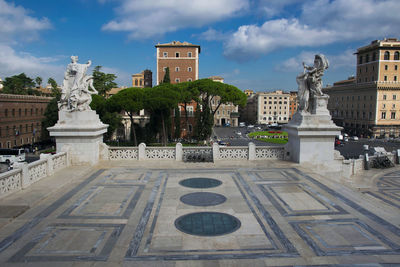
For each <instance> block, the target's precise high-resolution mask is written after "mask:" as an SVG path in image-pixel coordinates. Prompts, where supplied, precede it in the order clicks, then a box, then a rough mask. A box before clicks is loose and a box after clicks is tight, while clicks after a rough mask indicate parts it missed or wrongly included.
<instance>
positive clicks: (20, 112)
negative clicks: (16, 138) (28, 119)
mask: <svg viewBox="0 0 400 267" xmlns="http://www.w3.org/2000/svg"><path fill="white" fill-rule="evenodd" d="M21 115H22V111H21V109H18V116H20V117H21Z"/></svg>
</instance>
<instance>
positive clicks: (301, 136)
mask: <svg viewBox="0 0 400 267" xmlns="http://www.w3.org/2000/svg"><path fill="white" fill-rule="evenodd" d="M328 98H329V97H328V96H320V97H315V98H314V99H312V101H310V102H311V103H310V104H311V107H312V111H311V113H308V112H304V111H303V112H299V111H298V112H297V113H296V114H295V115H294V116H293V118H292V120H291V121H290V122H289V123H288V124H287V125H286V126H285V127H284V130H285V131H287V132H288V135H289V136H288V138H289V141H288V143H287V145H286V151H287V152H289V155H287V158H288V159H290V160H291V161H294V162H297V163H311V164H313V165H320V164H323V165H327V164H330V162H332V161H333V160H334V149H335V148H334V146H335V136H337V135H339V134H340V131H341V129H342V128H341V127H338V126H336V125H335V124H334V123H333V122H332V120H331V116H330V114H329V111H328V109H327V108H326V106H327V102H328Z"/></svg>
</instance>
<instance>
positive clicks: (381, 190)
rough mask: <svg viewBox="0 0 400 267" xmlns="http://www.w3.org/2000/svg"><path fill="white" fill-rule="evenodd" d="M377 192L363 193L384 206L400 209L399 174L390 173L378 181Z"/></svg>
mask: <svg viewBox="0 0 400 267" xmlns="http://www.w3.org/2000/svg"><path fill="white" fill-rule="evenodd" d="M377 189H378V190H377V191H374V192H371V191H365V192H364V193H365V194H368V195H370V196H373V197H375V198H377V199H379V200H381V201H383V202H385V203H386V204H389V205H391V206H393V207H396V208H399V209H400V172H399V171H397V172H391V173H388V174H386V175H384V176H382V177H380V178H379V179H378V182H377Z"/></svg>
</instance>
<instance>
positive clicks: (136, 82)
mask: <svg viewBox="0 0 400 267" xmlns="http://www.w3.org/2000/svg"><path fill="white" fill-rule="evenodd" d="M164 71H165V70H164ZM135 86H138V80H135Z"/></svg>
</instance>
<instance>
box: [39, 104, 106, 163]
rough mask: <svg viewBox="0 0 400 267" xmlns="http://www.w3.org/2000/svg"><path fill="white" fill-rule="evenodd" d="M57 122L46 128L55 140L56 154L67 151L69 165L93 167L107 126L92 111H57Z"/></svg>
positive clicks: (97, 158) (97, 159) (96, 161)
mask: <svg viewBox="0 0 400 267" xmlns="http://www.w3.org/2000/svg"><path fill="white" fill-rule="evenodd" d="M58 117H59V119H58V122H57V123H56V124H55V125H54V126H53V127H49V128H47V129H48V130H49V132H50V136H54V137H55V138H56V145H57V153H58V152H62V151H67V152H68V155H69V159H70V161H71V164H73V165H94V164H96V163H98V161H99V154H100V145H101V144H102V143H103V134H104V133H105V132H107V128H108V125H107V124H104V123H102V122H101V121H100V119H99V116H98V115H97V114H96V112H95V111H93V110H85V111H74V112H69V111H63V110H61V111H59V112H58Z"/></svg>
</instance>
